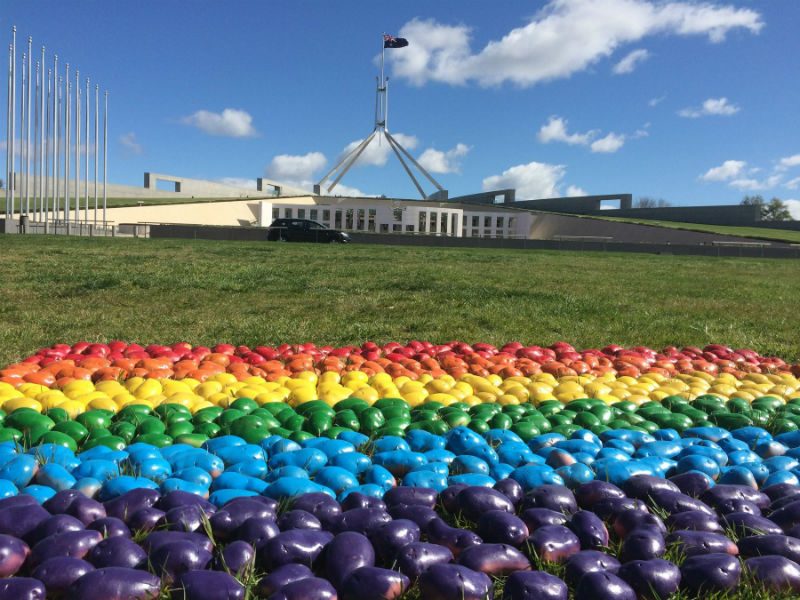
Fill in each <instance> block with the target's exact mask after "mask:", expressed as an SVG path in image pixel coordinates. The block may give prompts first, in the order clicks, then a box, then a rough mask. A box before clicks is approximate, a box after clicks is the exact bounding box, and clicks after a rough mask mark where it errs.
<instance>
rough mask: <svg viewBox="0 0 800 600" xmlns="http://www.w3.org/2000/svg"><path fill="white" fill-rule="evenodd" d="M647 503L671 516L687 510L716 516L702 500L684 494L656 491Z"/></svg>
mask: <svg viewBox="0 0 800 600" xmlns="http://www.w3.org/2000/svg"><path fill="white" fill-rule="evenodd" d="M647 502H648V503H650V504H652V505H653V506H657V507H658V508H660V509H661V510H665V511H667V512H668V513H669V514H671V515H674V514H675V513H681V512H686V511H687V510H699V511H701V512H706V513H708V514H710V515H713V514H714V509H712V508H711V507H710V506H708V505H707V504H706V503H705V502H703V501H702V500H699V499H697V498H692V497H691V496H687V495H686V494H684V493H682V492H673V491H671V490H656V491H655V492H653V494H652V495H651V496H650V497H649V498H648V499H647Z"/></svg>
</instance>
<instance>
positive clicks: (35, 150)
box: [32, 60, 39, 221]
mask: <svg viewBox="0 0 800 600" xmlns="http://www.w3.org/2000/svg"><path fill="white" fill-rule="evenodd" d="M33 103H34V106H33V181H32V183H33V220H34V221H35V220H36V211H37V208H38V205H37V201H36V198H37V194H38V192H39V182H38V180H37V177H36V163H37V162H38V159H39V61H38V60H37V61H36V92H35V93H34V94H33Z"/></svg>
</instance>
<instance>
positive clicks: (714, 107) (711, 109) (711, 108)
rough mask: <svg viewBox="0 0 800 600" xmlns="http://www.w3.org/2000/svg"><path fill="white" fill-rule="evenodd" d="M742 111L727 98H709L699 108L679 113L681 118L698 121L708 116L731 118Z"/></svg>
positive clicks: (685, 109)
mask: <svg viewBox="0 0 800 600" xmlns="http://www.w3.org/2000/svg"><path fill="white" fill-rule="evenodd" d="M740 110H741V109H740V108H739V107H738V106H736V105H735V104H730V103H729V102H728V99H727V98H724V97H723V98H709V99H708V100H706V101H705V102H703V105H702V106H700V107H699V108H697V107H689V108H684V109H681V110H679V111H678V114H679V115H680V116H681V117H686V118H688V119H697V118H699V117H707V116H723V117H729V116H731V115H735V114H736V113H737V112H739V111H740Z"/></svg>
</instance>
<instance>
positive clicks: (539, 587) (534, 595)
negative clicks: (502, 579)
mask: <svg viewBox="0 0 800 600" xmlns="http://www.w3.org/2000/svg"><path fill="white" fill-rule="evenodd" d="M568 595H569V590H568V588H567V584H566V583H564V582H563V581H561V580H560V579H559V578H558V577H556V576H555V575H551V574H550V573H545V572H544V571H519V572H517V573H512V574H511V575H509V577H508V579H506V585H505V587H504V588H503V600H567V597H568Z"/></svg>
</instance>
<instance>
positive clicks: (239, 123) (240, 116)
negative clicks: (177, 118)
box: [181, 108, 258, 138]
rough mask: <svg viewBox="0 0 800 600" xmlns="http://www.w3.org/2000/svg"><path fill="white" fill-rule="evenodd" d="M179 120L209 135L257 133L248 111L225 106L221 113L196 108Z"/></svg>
mask: <svg viewBox="0 0 800 600" xmlns="http://www.w3.org/2000/svg"><path fill="white" fill-rule="evenodd" d="M181 122H182V123H183V124H185V125H191V126H192V127H197V128H198V129H199V130H200V131H203V132H205V133H207V134H209V135H218V136H223V137H236V138H240V137H253V136H255V135H258V132H257V131H256V130H255V128H254V127H253V117H252V116H250V113H248V112H246V111H244V110H238V109H235V108H226V109H225V110H223V111H222V112H221V113H215V112H211V111H208V110H198V111H197V112H196V113H194V114H192V115H189V116H188V117H184V118H183V119H181Z"/></svg>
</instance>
